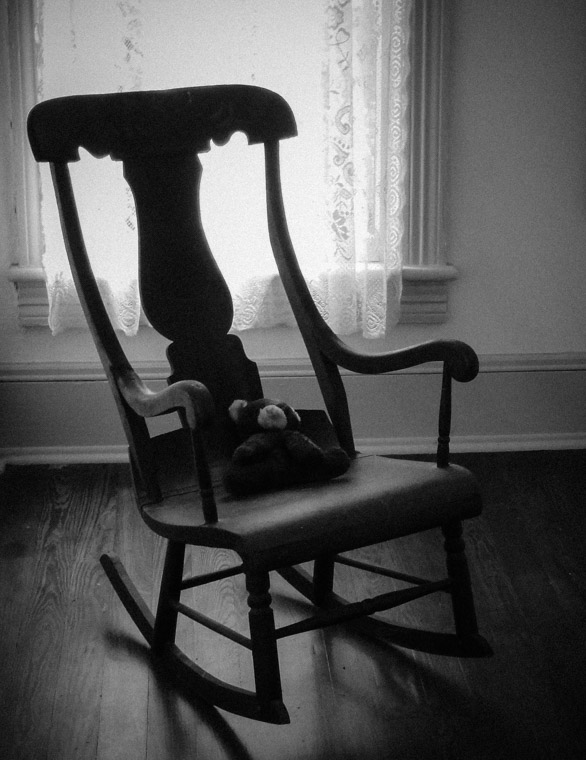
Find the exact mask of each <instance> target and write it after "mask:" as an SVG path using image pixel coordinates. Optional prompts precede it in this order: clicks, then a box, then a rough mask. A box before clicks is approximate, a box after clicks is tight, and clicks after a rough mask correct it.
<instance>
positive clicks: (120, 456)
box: [0, 432, 586, 472]
mask: <svg viewBox="0 0 586 760" xmlns="http://www.w3.org/2000/svg"><path fill="white" fill-rule="evenodd" d="M356 447H357V449H358V450H359V451H360V452H361V453H363V454H378V455H379V456H401V455H408V454H433V453H434V452H435V448H436V441H435V439H433V438H402V439H401V438H397V439H392V438H362V439H357V441H356ZM450 448H451V450H452V451H453V452H454V453H461V454H463V453H487V454H488V453H494V452H499V451H548V450H578V449H586V432H584V433H582V434H572V435H565V434H552V435H519V436H513V435H499V436H484V437H481V436H478V437H476V436H461V437H454V438H453V439H452V441H451V445H450ZM126 462H128V450H127V447H126V446H124V445H113V446H69V447H56V446H55V447H54V446H46V447H42V446H33V447H29V448H19V449H0V472H1V471H3V470H4V468H5V467H6V465H57V466H64V465H69V464H111V463H115V464H119V463H126Z"/></svg>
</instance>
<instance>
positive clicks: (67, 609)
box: [0, 451, 586, 760]
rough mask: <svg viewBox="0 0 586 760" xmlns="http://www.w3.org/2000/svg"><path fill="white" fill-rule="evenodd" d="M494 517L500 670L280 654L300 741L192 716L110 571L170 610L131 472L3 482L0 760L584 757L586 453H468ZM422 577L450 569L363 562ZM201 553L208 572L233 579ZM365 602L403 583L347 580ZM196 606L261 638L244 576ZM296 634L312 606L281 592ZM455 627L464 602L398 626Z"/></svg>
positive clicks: (415, 660) (293, 647)
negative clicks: (102, 561)
mask: <svg viewBox="0 0 586 760" xmlns="http://www.w3.org/2000/svg"><path fill="white" fill-rule="evenodd" d="M456 459H457V460H458V462H460V463H462V464H464V465H465V466H467V467H469V468H470V469H471V470H473V471H474V472H475V473H476V475H477V477H478V479H479V481H480V483H481V487H482V491H483V494H484V498H485V509H484V513H483V515H482V516H481V517H480V518H478V519H477V520H474V521H470V522H469V523H467V525H466V532H465V537H466V541H467V548H468V556H469V561H470V564H471V571H472V579H473V585H474V589H475V593H476V599H477V612H478V617H479V620H480V624H481V628H482V631H483V633H484V634H485V635H486V637H487V638H488V639H489V640H490V642H491V644H492V646H493V648H494V650H495V655H494V657H492V658H490V659H486V660H457V659H451V658H444V657H439V656H434V655H426V654H420V653H413V652H410V651H408V650H401V649H399V648H393V647H391V646H388V645H383V644H376V643H373V642H370V641H367V640H364V639H362V638H359V637H358V636H357V635H354V634H352V633H351V632H349V631H348V630H346V629H344V628H342V627H339V626H337V627H332V628H330V629H327V630H325V631H321V632H317V631H316V632H311V633H308V634H301V635H299V636H294V637H292V638H290V639H286V640H284V641H281V642H280V643H279V653H280V658H281V665H282V674H283V686H284V698H285V702H286V704H287V707H288V709H289V712H290V715H291V724H290V725H288V726H270V725H265V724H258V723H254V722H252V721H249V720H246V719H243V718H238V717H235V716H232V715H228V714H226V713H223V712H221V711H218V710H215V709H214V708H210V707H208V706H206V705H204V704H199V703H194V702H193V701H192V700H191V701H190V700H188V699H187V698H186V697H185V696H184V695H182V694H181V693H179V692H177V691H176V690H175V689H174V688H173V687H172V684H170V683H169V680H168V679H167V677H166V676H165V674H164V673H163V672H161V671H160V669H159V668H158V667H157V664H156V662H154V661H153V660H152V659H151V657H150V655H149V651H148V649H147V647H146V644H145V642H144V640H143V639H142V637H141V636H140V634H139V632H138V631H137V630H136V629H135V627H134V626H133V624H132V623H131V621H130V619H129V618H128V615H127V614H126V613H125V611H124V610H123V609H122V607H121V605H120V603H119V601H118V600H117V598H116V596H115V594H114V593H113V592H112V590H111V588H110V585H109V583H108V582H107V580H106V578H105V576H104V574H103V572H102V570H101V566H100V565H99V562H98V558H99V556H100V554H101V553H102V552H103V551H114V552H116V553H118V554H119V555H120V556H121V557H123V558H124V562H125V565H126V567H127V570H128V571H129V574H130V575H131V577H132V578H133V580H134V582H135V584H136V585H137V587H138V589H139V590H140V592H141V593H142V594H143V596H144V597H145V598H146V599H148V600H149V601H150V603H151V605H152V606H153V608H154V604H155V599H154V589H155V588H156V583H157V580H158V578H159V577H160V572H161V567H162V560H163V550H164V545H163V542H162V541H161V540H160V539H159V538H158V537H156V536H154V535H153V534H152V533H150V532H149V531H148V530H147V529H146V527H145V526H144V525H143V523H142V522H141V520H140V517H139V515H138V512H137V510H136V508H135V507H134V503H133V499H132V493H131V489H130V482H129V475H128V470H127V468H126V467H124V466H121V465H83V466H81V465H80V466H71V467H12V468H11V467H9V468H7V470H6V472H5V473H4V474H3V475H2V477H0V641H1V642H2V644H1V649H0V727H1V730H0V757H1V758H2V759H3V760H119V759H120V760H122V758H124V760H167V759H169V760H171V759H172V760H182V758H203V760H215V759H216V758H217V759H218V760H219V759H220V758H237V759H240V760H248V759H250V760H325V759H326V758H327V760H354V759H356V760H390V759H391V758H397V759H398V760H403V759H406V758H417V759H418V760H424V759H425V758H430V759H432V758H434V759H435V758H438V759H442V760H448V759H449V760H476V759H480V758H491V760H494V759H495V758H503V760H504V759H505V758H506V759H507V760H509V759H510V758H516V757H531V758H532V759H533V760H552V759H553V758H555V759H556V760H557V759H558V758H559V759H563V760H573V758H581V757H582V755H583V747H584V746H585V745H586V731H585V728H584V724H585V721H584V716H585V708H584V703H585V698H586V647H585V646H584V643H585V638H586V636H585V632H586V555H585V552H584V546H585V545H586V516H585V512H584V493H585V486H586V467H585V465H586V453H585V452H583V451H576V452H524V453H499V454H482V455H480V454H470V455H460V456H458V457H456ZM359 556H360V557H361V558H366V559H368V560H371V561H374V562H377V563H383V564H390V565H393V566H394V567H395V568H397V569H400V570H403V571H405V572H410V571H411V572H414V573H416V574H419V575H423V576H425V575H429V576H434V575H437V574H441V573H442V571H443V555H442V542H441V537H440V536H439V535H437V534H436V533H429V534H428V533H426V534H422V535H420V536H416V537H408V538H405V539H401V540H399V541H396V542H393V543H392V544H382V545H379V546H376V547H371V548H369V549H368V550H364V551H362V552H359ZM232 559H233V558H232V557H231V555H230V553H229V552H223V551H213V550H209V551H204V552H199V553H196V554H192V555H190V557H189V558H188V569H189V571H193V572H200V571H211V570H213V569H220V568H222V567H225V566H227V565H228V564H230V563H231V561H232ZM337 582H338V583H340V584H341V586H343V587H344V589H345V593H346V594H347V595H348V596H356V597H358V596H359V595H361V594H367V595H371V596H372V595H375V594H377V593H380V592H382V591H383V590H384V589H386V588H387V586H386V585H385V584H386V583H387V581H385V580H384V579H381V578H378V577H376V576H371V575H369V574H360V573H359V574H357V573H356V571H354V570H351V569H350V568H347V567H340V568H339V570H338V575H337ZM216 590H217V592H218V593H217V594H212V593H210V591H209V590H208V589H198V590H193V591H191V592H189V593H190V594H191V596H192V597H193V600H194V601H197V604H198V606H199V608H200V609H201V610H202V611H203V612H204V613H206V614H209V615H212V616H214V617H216V618H217V619H219V620H220V621H221V622H223V623H225V624H226V625H230V626H233V627H235V628H237V629H239V630H241V631H242V632H246V625H247V607H246V599H245V594H244V589H243V584H242V579H241V578H228V579H225V580H223V581H221V582H220V583H218V584H216ZM272 593H273V598H274V602H275V610H276V614H277V617H278V623H279V625H286V624H288V623H290V622H293V621H294V620H295V619H297V618H298V617H299V616H300V615H301V614H303V613H304V612H305V611H306V610H307V606H306V603H305V602H304V601H303V599H302V598H301V597H300V596H299V595H297V594H296V592H294V591H291V590H290V588H289V587H288V586H287V584H286V583H285V582H284V581H283V580H282V579H280V578H278V577H276V578H275V580H274V584H273V588H272ZM385 615H387V616H388V617H389V619H393V620H398V621H400V622H403V623H407V624H418V625H428V626H432V625H436V626H437V625H440V626H442V625H446V626H448V625H449V623H450V608H449V599H448V597H447V596H437V597H436V598H435V599H434V600H433V602H430V601H429V600H419V601H416V602H413V603H412V604H410V605H408V606H407V607H405V608H403V609H401V610H393V611H389V612H387V613H385ZM178 637H179V640H180V643H181V645H182V646H183V647H185V649H186V650H187V651H188V652H189V653H190V654H191V655H192V656H193V658H194V659H195V660H196V661H197V662H198V663H199V664H200V665H202V666H203V667H206V668H207V667H212V668H214V669H215V672H216V674H217V675H218V676H220V677H223V678H227V677H229V678H230V679H231V680H232V682H233V683H236V684H238V685H241V686H244V687H250V686H251V677H252V672H251V667H250V663H249V655H248V653H247V652H243V653H241V652H240V651H239V650H238V648H237V646H236V645H234V644H232V643H231V642H224V641H223V640H222V641H221V642H217V639H216V637H215V635H214V634H211V633H210V632H207V631H201V630H200V629H198V628H197V627H195V626H193V624H191V623H190V622H189V621H184V622H182V623H181V625H180V627H179V632H178Z"/></svg>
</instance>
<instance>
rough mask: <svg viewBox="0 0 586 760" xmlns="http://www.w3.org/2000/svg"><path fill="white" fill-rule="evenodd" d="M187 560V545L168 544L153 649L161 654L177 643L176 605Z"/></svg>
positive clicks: (173, 542)
mask: <svg viewBox="0 0 586 760" xmlns="http://www.w3.org/2000/svg"><path fill="white" fill-rule="evenodd" d="M184 560H185V544H183V543H179V542H177V541H169V542H168V543H167V551H166V553H165V565H164V567H163V577H162V579H161V588H160V591H159V603H158V606H157V615H156V618H155V630H154V634H153V649H154V651H155V652H161V651H162V650H163V649H164V648H165V646H166V645H167V644H173V643H174V641H175V632H176V630H177V614H178V613H177V610H176V609H175V607H174V603H176V602H178V601H179V598H180V596H181V581H182V580H183V563H184Z"/></svg>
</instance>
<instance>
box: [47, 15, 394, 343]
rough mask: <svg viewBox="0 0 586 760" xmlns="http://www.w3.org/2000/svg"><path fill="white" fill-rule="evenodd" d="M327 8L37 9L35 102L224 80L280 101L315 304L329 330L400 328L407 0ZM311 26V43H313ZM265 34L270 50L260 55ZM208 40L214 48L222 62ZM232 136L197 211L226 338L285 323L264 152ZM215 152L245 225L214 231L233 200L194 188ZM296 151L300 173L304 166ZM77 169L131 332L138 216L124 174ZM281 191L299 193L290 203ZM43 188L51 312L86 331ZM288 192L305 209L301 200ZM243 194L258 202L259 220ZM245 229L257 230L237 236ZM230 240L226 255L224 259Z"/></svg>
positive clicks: (55, 324)
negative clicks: (214, 266)
mask: <svg viewBox="0 0 586 760" xmlns="http://www.w3.org/2000/svg"><path fill="white" fill-rule="evenodd" d="M324 2H325V0H322V2H321V3H315V0H296V1H295V3H293V4H291V3H290V0H275V2H271V3H268V4H267V3H266V1H265V0H225V2H223V3H217V4H215V3H210V2H209V0H175V2H174V3H173V4H172V11H173V12H172V13H171V12H170V6H168V5H167V4H166V3H161V2H160V0H100V2H99V3H96V2H94V0H37V26H38V29H37V37H38V38H39V39H40V40H42V45H41V48H40V54H41V55H40V70H39V87H40V89H39V97H40V99H47V98H51V97H58V96H62V95H69V94H81V93H87V92H108V91H110V92H112V91H128V90H138V89H157V88H164V87H175V86H177V87H181V86H187V85H193V86H197V85H201V84H213V83H222V82H224V83H225V82H227V81H232V82H240V83H243V84H257V85H260V86H263V87H269V88H270V89H274V90H276V91H278V92H280V93H281V94H282V95H284V96H285V97H286V99H287V100H289V102H290V103H291V105H292V107H293V110H294V112H295V113H296V115H297V117H298V121H299V126H300V130H299V132H300V135H299V138H296V142H297V141H299V142H298V145H296V146H293V147H294V148H295V151H292V154H291V155H292V156H293V158H292V159H290V160H289V163H288V164H286V155H285V153H284V156H283V169H284V171H285V175H286V176H284V183H285V200H286V208H287V211H288V216H289V223H290V227H291V231H292V233H293V239H294V241H295V243H296V247H297V251H298V254H300V258H301V262H302V266H303V269H304V271H305V272H306V277H307V279H308V283H309V286H310V289H311V291H312V294H313V296H314V299H315V300H316V302H317V304H318V306H319V308H320V310H321V312H322V314H323V315H324V317H325V318H326V320H327V321H328V323H329V324H330V325H331V327H332V328H333V329H334V330H335V331H336V332H338V333H339V334H350V333H353V332H356V331H362V333H363V334H364V335H366V336H368V337H380V336H382V335H383V334H384V329H385V324H388V323H389V321H390V322H393V321H394V319H395V316H396V313H397V308H398V303H399V298H400V259H401V256H400V249H401V239H402V222H401V214H402V208H403V203H404V200H403V192H402V191H401V189H400V188H401V185H402V184H403V179H404V175H405V159H404V155H403V153H404V150H405V133H406V128H405V123H404V122H405V118H406V116H405V114H406V98H405V91H404V83H405V78H406V75H407V66H406V63H405V60H406V49H407V42H408V39H407V38H408V34H407V28H408V10H409V0H327V3H325V5H324V4H323V3H324ZM320 25H321V28H322V29H324V28H325V29H326V32H327V35H326V36H327V44H326V45H325V46H324V50H325V58H323V57H322V58H323V60H322V62H323V63H324V76H323V79H322V80H321V90H322V92H323V93H325V97H326V102H325V114H326V120H327V124H326V129H327V151H324V150H323V132H322V131H320V121H321V119H322V116H321V114H322V113H323V111H324V109H323V107H322V108H320V96H321V94H320V73H321V72H320V55H321V53H320V50H319V40H320V33H322V32H321V30H320ZM314 28H315V37H313V38H311V39H310V40H309V41H308V35H310V34H312V33H313V29H314ZM271 34H272V35H273V37H274V43H273V45H272V46H269V45H267V40H268V39H269V37H270V36H271ZM195 39H197V45H195V44H193V42H194V40H195ZM322 39H323V33H322ZM218 44H221V45H223V46H224V47H223V49H222V51H221V53H219V52H218ZM206 45H207V47H206ZM308 45H311V47H310V48H309V49H308ZM301 60H303V61H304V63H305V64H306V65H307V61H308V60H311V65H310V67H309V73H308V72H307V71H304V74H303V76H300V75H299V72H298V69H297V68H296V67H298V66H299V65H300V61H301ZM312 72H313V73H312ZM303 77H305V79H304V78H303ZM300 82H304V83H305V84H304V85H301V84H300ZM309 82H311V83H312V84H308V83H309ZM313 83H314V84H313ZM304 87H305V89H304ZM237 138H238V136H236V138H235V143H236V144H235V145H234V146H232V143H230V144H229V145H227V146H225V147H223V148H221V149H219V148H218V149H217V150H216V149H215V148H214V149H213V150H212V151H211V152H210V153H209V154H204V155H202V157H201V158H202V163H203V165H204V180H203V182H202V211H203V213H204V224H205V223H206V214H207V216H208V217H209V218H210V220H211V222H212V224H211V228H210V225H208V224H206V231H207V233H208V236H209V238H210V243H211V245H212V250H214V251H220V252H221V254H222V255H223V256H224V259H219V261H218V263H219V265H220V267H221V268H222V271H223V272H224V276H225V277H226V280H227V282H228V284H229V286H230V288H231V290H232V294H233V300H234V312H235V316H234V323H233V329H234V330H245V329H249V328H255V327H271V326H273V325H283V324H284V325H292V324H294V319H293V315H292V313H291V310H290V308H289V306H288V303H287V300H286V297H285V294H284V291H283V288H282V285H281V283H280V280H279V278H278V276H277V274H276V267H275V265H274V261H273V260H272V255H271V252H270V246H269V243H268V237H267V236H266V222H265V219H264V210H263V209H262V208H261V202H262V198H263V192H264V186H263V185H264V183H263V178H262V150H260V149H259V150H256V149H257V148H259V146H251V147H250V148H246V150H244V149H243V147H244V146H243V145H242V144H240V147H239V145H238V139H237ZM311 141H313V142H311ZM288 147H289V146H286V148H284V151H285V152H286V150H287V149H288ZM255 151H256V152H255ZM216 153H217V154H218V155H216ZM320 154H325V156H324V157H325V161H326V164H327V166H328V167H329V168H328V170H327V177H326V182H325V183H323V182H320V180H321V177H320V176H318V173H316V172H315V171H313V168H314V166H315V157H316V156H319V155H320ZM224 155H226V156H229V158H228V159H227V162H226V161H224V164H223V166H224V169H223V171H224V172H225V173H226V174H229V176H228V177H226V178H225V179H226V182H227V186H228V187H229V189H230V194H231V195H232V193H233V192H240V197H238V196H236V199H235V200H234V201H233V202H232V204H231V207H232V208H231V210H233V211H235V212H236V213H237V214H238V213H239V214H240V218H238V217H237V218H235V220H234V221H233V223H232V224H231V225H228V224H224V222H223V216H221V217H220V218H221V219H222V223H217V221H215V220H214V218H213V217H214V214H215V215H216V217H217V209H218V208H222V210H224V207H225V206H226V203H225V200H226V197H227V191H222V190H218V191H216V195H215V196H214V195H213V192H212V191H209V192H208V190H207V186H206V187H204V183H205V181H206V175H207V176H212V175H215V174H217V171H216V169H217V168H218V167H216V165H215V163H214V162H216V161H217V162H218V164H219V163H220V159H221V157H222V156H224ZM306 157H309V163H310V165H309V168H308V166H307V165H305V166H301V165H299V164H300V161H301V160H306ZM311 161H313V163H311ZM237 162H241V163H237ZM212 166H213V169H212ZM208 167H209V168H210V171H209V173H208V172H207V169H208ZM226 167H227V168H226ZM220 171H222V169H221V168H220ZM255 172H256V175H255V176H253V175H254V174H255ZM72 174H73V181H74V186H75V187H76V189H79V192H78V198H80V199H81V198H83V199H84V200H83V203H80V216H81V220H82V225H83V228H84V229H85V231H86V242H87V247H88V251H89V254H90V258H91V260H92V265H93V268H94V272H95V274H96V278H97V280H98V284H99V286H100V289H101V291H102V294H103V297H104V300H105V303H106V307H107V309H108V311H109V313H110V315H111V318H112V320H113V323H114V325H115V326H116V327H117V328H118V329H120V330H122V331H124V333H126V334H127V335H134V334H135V333H136V332H137V330H138V328H139V325H140V321H141V309H140V297H139V292H138V286H137V271H136V269H137V262H136V249H137V241H136V223H135V222H136V220H135V214H134V205H133V199H132V196H131V193H130V191H129V189H128V187H127V186H126V184H125V183H124V181H123V180H122V176H121V175H122V172H121V165H120V164H119V163H116V162H110V161H103V160H102V161H95V160H93V159H91V158H90V157H87V156H82V161H81V162H80V163H79V164H73V165H72ZM313 175H315V176H313ZM235 179H236V180H240V185H241V187H240V189H239V188H238V187H236V185H237V184H238V182H236V181H235ZM288 183H289V186H290V187H292V188H293V190H294V191H292V192H291V193H289V195H288V194H287V185H288ZM310 186H311V187H313V188H314V189H313V190H311V188H310ZM42 188H43V192H42V195H43V200H42V209H41V216H42V223H43V236H44V242H45V253H44V259H43V264H44V267H45V272H46V276H47V286H48V291H49V302H50V317H49V319H50V326H51V328H52V330H53V332H54V333H58V332H61V331H63V330H65V329H68V328H72V327H83V326H84V324H85V323H84V320H83V316H82V314H81V308H80V305H79V301H78V299H77V295H76V292H75V287H74V285H73V281H72V278H71V273H70V271H69V267H68V264H67V260H66V256H65V251H64V247H63V241H62V238H61V232H60V229H59V223H58V216H57V211H56V207H55V203H54V199H53V194H52V190H51V188H50V180H49V178H48V174H47V171H46V167H42ZM251 188H252V189H251ZM206 193H207V195H206ZM324 196H327V197H326V200H325V205H326V206H327V211H326V210H325V208H324ZM298 198H300V199H301V205H299V206H298V207H296V206H295V203H298V200H297V199H298ZM251 201H252V202H253V203H256V202H257V201H258V209H253V212H251V211H250V205H251ZM303 204H304V205H303ZM121 208H122V209H123V214H122V215H120V214H119V213H118V212H119V209H121ZM312 214H313V216H312ZM253 217H254V219H253ZM257 217H258V219H257ZM324 219H327V221H328V225H327V229H326V230H325V233H324V227H325V226H326V225H324ZM98 220H100V221H99V224H98ZM104 220H107V222H105V223H104ZM251 220H252V223H253V224H255V225H257V227H258V230H259V231H258V234H257V233H256V231H254V230H253V233H254V234H250V233H249V232H248V230H247V232H246V233H244V232H242V230H244V229H245V228H248V226H249V225H250V223H251ZM255 220H256V221H255ZM214 227H215V229H213V228H214ZM229 227H230V228H231V229H235V230H236V233H234V234H233V238H234V239H233V240H229V239H224V237H223V236H226V235H227V234H228V228H229ZM263 236H264V237H263ZM243 243H244V245H245V246H246V247H245V248H243ZM230 245H232V246H233V249H234V250H233V253H228V254H225V253H224V252H225V251H226V250H227V249H228V248H229V247H230ZM387 311H388V312H389V314H390V318H388V317H387V316H386V312H387Z"/></svg>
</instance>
